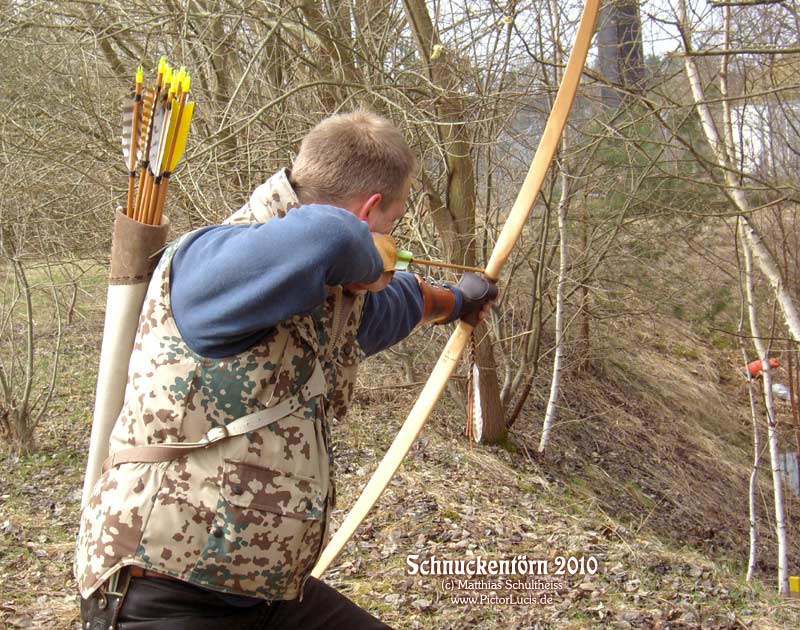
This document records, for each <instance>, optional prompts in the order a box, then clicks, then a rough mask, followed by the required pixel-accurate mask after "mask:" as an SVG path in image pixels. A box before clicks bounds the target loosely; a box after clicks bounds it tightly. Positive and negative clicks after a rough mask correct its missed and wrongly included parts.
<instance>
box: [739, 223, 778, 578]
mask: <svg viewBox="0 0 800 630" xmlns="http://www.w3.org/2000/svg"><path fill="white" fill-rule="evenodd" d="M744 229H745V228H744V227H742V231H744ZM744 260H745V277H746V285H747V310H748V313H749V318H750V332H751V333H752V335H753V344H754V345H755V347H756V352H757V353H758V358H759V359H761V368H762V370H763V372H762V374H763V386H764V387H763V389H764V404H765V405H766V408H767V440H768V442H769V455H770V467H771V469H772V491H773V494H774V495H775V533H776V535H777V537H778V591H779V592H780V593H788V592H789V581H788V574H787V556H786V522H785V516H784V514H785V511H784V506H783V488H782V483H781V481H782V480H781V470H780V450H779V448H778V432H777V427H776V424H775V404H774V400H773V397H772V375H771V374H770V369H769V356H768V352H767V347H766V346H765V345H764V341H763V339H762V338H761V333H760V331H759V326H758V320H757V318H756V317H757V313H756V305H755V296H754V292H753V256H752V254H751V253H750V250H749V249H748V248H747V247H745V248H744Z"/></svg>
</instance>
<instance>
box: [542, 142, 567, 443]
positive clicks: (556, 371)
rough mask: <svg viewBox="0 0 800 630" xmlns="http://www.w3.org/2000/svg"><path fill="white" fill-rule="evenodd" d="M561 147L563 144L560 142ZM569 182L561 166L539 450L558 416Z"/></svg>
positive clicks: (562, 358) (562, 346) (562, 343)
mask: <svg viewBox="0 0 800 630" xmlns="http://www.w3.org/2000/svg"><path fill="white" fill-rule="evenodd" d="M564 144H566V141H564ZM562 147H563V144H562ZM569 195H570V182H569V177H568V176H567V169H566V168H565V167H564V166H562V168H561V199H559V202H558V249H559V263H558V285H557V287H556V352H555V358H554V359H553V380H552V381H551V382H550V398H549V399H548V401H547V412H546V413H545V416H544V424H543V425H542V437H541V440H540V441H539V452H540V453H543V452H544V450H545V449H546V448H547V442H548V440H549V438H550V430H551V429H552V426H553V422H554V421H555V419H556V418H557V417H558V398H559V383H560V381H561V369H562V364H563V361H564V286H565V284H566V280H567V224H566V215H567V206H568V204H569Z"/></svg>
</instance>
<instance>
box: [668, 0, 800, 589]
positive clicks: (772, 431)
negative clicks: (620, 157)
mask: <svg viewBox="0 0 800 630" xmlns="http://www.w3.org/2000/svg"><path fill="white" fill-rule="evenodd" d="M677 17H678V27H679V29H680V32H681V37H682V38H683V45H684V49H685V50H686V52H687V54H686V55H685V56H684V68H685V71H686V77H687V78H688V80H689V85H690V87H691V90H692V97H693V99H694V101H695V108H696V109H697V113H698V115H699V117H700V123H701V126H702V128H703V133H704V135H705V137H706V140H707V141H708V143H709V145H710V146H711V149H712V151H713V152H714V157H715V160H716V162H717V165H718V166H719V167H720V169H721V170H722V172H723V173H724V179H725V186H726V192H727V194H728V196H729V198H730V199H731V201H732V202H733V203H734V204H735V206H736V208H737V209H738V211H739V219H740V221H741V223H740V225H739V229H740V233H741V237H742V242H743V243H744V245H745V246H744V248H743V249H744V254H745V279H746V286H747V303H748V314H749V319H750V330H751V331H752V335H753V343H754V345H755V347H756V351H757V353H758V356H759V358H760V359H761V362H762V367H763V375H764V378H763V385H764V401H765V404H766V407H767V438H768V441H769V451H770V459H771V468H772V485H773V492H774V495H775V529H776V534H777V537H778V591H779V592H781V593H786V592H788V581H787V573H786V560H787V559H786V527H785V522H784V506H783V489H782V487H781V485H782V484H781V476H780V466H779V460H780V452H779V450H778V434H777V431H776V426H775V413H774V405H773V398H772V378H771V377H770V373H769V362H768V357H767V352H766V348H765V346H764V343H763V340H762V339H761V337H760V335H759V332H758V321H757V319H756V307H755V298H754V296H753V279H752V267H753V256H755V257H756V259H757V261H758V263H759V268H760V269H761V272H762V273H763V274H764V275H765V276H766V277H767V279H768V280H769V283H770V284H771V285H772V288H773V289H774V291H775V295H776V297H777V299H778V303H779V304H780V306H781V309H782V311H783V314H784V319H785V321H786V325H787V327H788V328H789V330H790V332H791V334H792V336H793V337H794V339H795V340H800V317H799V316H798V313H797V309H796V307H795V305H794V300H793V299H792V296H791V295H790V294H789V292H788V291H787V289H786V286H785V283H784V282H783V278H782V276H781V273H780V270H779V268H778V265H777V263H776V262H775V258H774V257H773V255H772V253H771V252H770V251H769V249H768V248H767V247H766V245H765V244H764V242H763V241H762V239H761V236H760V234H759V233H758V231H757V230H756V228H755V226H753V224H752V223H750V221H749V220H748V218H747V215H748V214H750V213H751V212H752V207H751V205H750V202H749V200H748V199H747V197H746V195H745V193H744V190H743V189H742V187H741V184H740V182H738V181H737V180H736V171H735V169H734V163H735V145H734V144H733V131H732V125H731V124H730V109H729V105H728V103H726V102H725V98H724V97H725V96H727V60H726V59H725V58H724V56H723V60H722V67H721V68H722V90H721V92H722V94H723V123H722V126H723V133H722V134H720V133H719V131H718V130H717V127H716V125H715V123H714V118H713V116H712V115H711V110H710V108H709V106H708V103H707V101H706V98H705V92H704V89H703V85H702V82H701V80H700V72H699V70H698V68H697V64H696V63H695V60H694V57H693V56H692V55H691V54H688V53H691V52H692V40H691V28H690V25H689V19H688V15H687V11H686V0H680V2H679V3H678V9H677ZM725 26H726V31H727V30H728V29H729V28H730V14H729V13H726V14H725ZM726 41H727V36H726Z"/></svg>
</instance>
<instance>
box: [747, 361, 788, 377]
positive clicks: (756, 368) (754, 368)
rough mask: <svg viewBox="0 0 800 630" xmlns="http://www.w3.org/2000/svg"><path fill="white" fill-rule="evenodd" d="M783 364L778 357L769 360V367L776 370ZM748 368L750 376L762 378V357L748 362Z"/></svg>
mask: <svg viewBox="0 0 800 630" xmlns="http://www.w3.org/2000/svg"><path fill="white" fill-rule="evenodd" d="M780 366H781V362H780V361H778V359H770V360H769V369H770V370H774V369H775V368H779V367H780ZM747 369H748V370H749V372H750V376H751V377H753V378H761V371H762V367H761V359H756V360H755V361H750V363H748V364H747Z"/></svg>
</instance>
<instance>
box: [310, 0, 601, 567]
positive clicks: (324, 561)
mask: <svg viewBox="0 0 800 630" xmlns="http://www.w3.org/2000/svg"><path fill="white" fill-rule="evenodd" d="M599 8H600V0H586V3H585V4H584V7H583V14H582V15H581V21H580V24H579V26H578V32H577V33H576V35H575V43H574V45H573V47H572V53H571V54H570V57H569V61H568V62H567V66H566V69H565V71H564V76H563V78H562V79H561V85H560V86H559V88H558V94H556V100H555V101H554V102H553V109H552V110H551V111H550V116H549V117H548V119H547V125H546V126H545V128H544V133H543V134H542V137H541V139H540V141H539V146H538V148H537V149H536V153H535V155H534V156H533V161H532V162H531V166H530V168H529V169H528V174H527V175H526V177H525V181H524V182H523V183H522V188H520V191H519V193H518V194H517V198H516V200H515V201H514V205H513V206H512V208H511V212H510V214H509V216H508V219H507V220H506V223H505V225H504V226H503V230H502V232H501V233H500V237H499V238H498V239H497V243H496V244H495V246H494V249H493V250H492V255H491V257H490V258H489V263H488V264H487V265H486V272H485V273H486V275H487V276H488V277H490V278H492V279H494V280H497V279H499V278H500V272H501V271H502V269H503V266H504V265H505V263H506V261H507V260H508V257H509V256H510V255H511V250H512V249H513V248H514V245H515V244H516V242H517V240H518V239H519V237H520V235H521V234H522V229H523V228H524V226H525V223H526V221H527V220H528V215H529V214H530V212H531V210H532V209H533V205H534V203H535V202H536V197H537V196H538V195H539V191H540V190H541V188H542V183H543V182H544V178H545V175H546V174H547V169H548V168H549V166H550V163H551V161H552V160H553V156H554V155H555V152H556V149H557V148H558V144H559V142H560V140H561V134H562V133H563V132H564V127H565V126H566V124H567V118H568V117H569V112H570V110H571V109H572V103H573V101H574V100H575V94H576V93H577V91H578V84H579V83H580V79H581V74H582V73H583V67H584V64H585V63H586V56H587V54H588V52H589V46H590V44H591V41H592V36H593V35H594V30H595V24H596V22H597V13H598V11H599ZM471 334H472V326H470V325H469V324H467V323H466V322H463V321H462V322H459V323H458V326H457V327H456V329H455V331H453V334H452V335H451V336H450V339H449V341H448V342H447V345H446V346H445V348H444V350H443V351H442V354H441V356H440V357H439V360H438V361H437V362H436V365H435V366H434V368H433V371H432V372H431V375H430V377H428V382H427V383H425V387H423V389H422V392H421V393H420V395H419V398H418V399H417V402H416V403H414V406H413V407H412V408H411V412H410V413H409V414H408V418H406V421H405V422H404V423H403V426H402V427H401V428H400V431H399V433H398V434H397V436H396V437H395V439H394V441H393V442H392V445H391V446H390V447H389V450H388V451H386V455H384V457H383V460H382V461H381V463H380V464H379V465H378V468H377V469H376V470H375V473H374V474H373V475H372V478H371V479H370V480H369V482H368V483H367V485H366V487H365V488H364V490H363V491H362V493H361V496H360V497H359V498H358V500H357V501H356V503H355V505H354V506H353V508H352V510H350V513H349V514H348V515H347V517H346V518H345V520H344V522H343V523H342V526H341V527H340V528H339V529H338V530H337V531H336V534H335V535H334V536H333V538H331V541H330V543H328V546H327V547H326V548H325V550H324V551H323V552H322V554H321V555H320V557H319V560H318V561H317V565H316V566H315V567H314V569H313V571H312V572H311V575H313V576H314V577H317V578H319V577H320V576H322V574H323V573H324V572H325V569H327V568H328V566H329V565H330V564H331V562H333V561H334V560H335V559H336V557H337V556H338V555H339V553H340V552H341V551H342V549H343V548H344V546H345V545H346V544H347V541H349V540H350V538H351V537H352V536H353V534H354V533H355V531H356V529H357V528H358V526H359V525H360V524H361V521H363V520H364V518H365V517H366V516H367V514H368V513H369V511H370V510H371V509H372V507H373V506H374V505H375V503H376V502H377V500H378V499H379V498H380V496H381V494H383V491H384V490H385V489H386V486H387V485H389V481H391V479H392V477H393V476H394V474H395V473H396V472H397V469H398V468H399V467H400V464H402V463H403V460H404V459H405V457H406V455H407V454H408V451H409V449H410V448H411V445H412V444H413V443H414V440H416V438H417V436H418V435H419V432H420V431H421V430H422V427H424V426H425V423H426V422H427V421H428V417H429V416H430V414H431V411H432V410H433V407H434V405H435V404H436V403H437V401H438V400H439V397H440V396H441V395H442V392H443V391H444V388H445V386H446V385H447V381H448V380H449V379H450V376H452V374H453V372H454V371H455V369H456V366H457V365H458V360H459V358H460V357H461V353H462V352H463V351H464V348H465V347H466V345H467V342H468V341H469V338H470V335H471Z"/></svg>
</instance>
